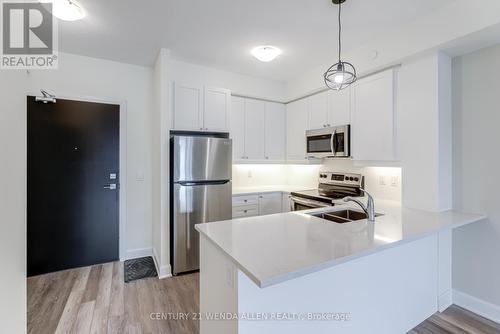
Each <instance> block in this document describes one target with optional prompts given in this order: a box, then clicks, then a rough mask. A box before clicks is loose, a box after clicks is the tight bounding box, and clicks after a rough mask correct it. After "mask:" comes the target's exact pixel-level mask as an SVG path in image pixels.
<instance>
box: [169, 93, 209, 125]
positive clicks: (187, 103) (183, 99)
mask: <svg viewBox="0 0 500 334" xmlns="http://www.w3.org/2000/svg"><path fill="white" fill-rule="evenodd" d="M202 95H203V88H202V86H197V85H189V84H182V83H175V84H174V122H173V124H174V129H175V130H195V131H199V130H202V129H203V115H202V113H203V108H202V101H203V99H202Z"/></svg>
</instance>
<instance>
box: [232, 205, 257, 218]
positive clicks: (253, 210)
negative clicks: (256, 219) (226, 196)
mask: <svg viewBox="0 0 500 334" xmlns="http://www.w3.org/2000/svg"><path fill="white" fill-rule="evenodd" d="M258 215H259V206H258V205H242V206H235V207H233V218H243V217H253V216H258Z"/></svg>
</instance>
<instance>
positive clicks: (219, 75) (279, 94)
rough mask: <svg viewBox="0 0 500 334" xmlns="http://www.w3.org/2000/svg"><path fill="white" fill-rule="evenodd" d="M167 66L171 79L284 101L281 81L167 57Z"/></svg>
mask: <svg viewBox="0 0 500 334" xmlns="http://www.w3.org/2000/svg"><path fill="white" fill-rule="evenodd" d="M167 66H168V72H169V74H168V76H169V79H170V80H173V81H177V80H178V81H180V82H185V83H190V82H194V83H201V84H206V85H210V86H214V87H221V88H227V89H230V90H231V93H232V94H238V95H244V96H248V97H255V98H261V99H269V100H272V101H278V102H285V84H284V83H283V82H279V81H272V80H268V79H262V78H257V77H253V76H249V75H244V74H239V73H233V72H228V71H223V70H218V69H215V68H211V67H206V66H201V65H195V64H190V63H186V62H182V61H178V60H173V59H169V61H168V65H167Z"/></svg>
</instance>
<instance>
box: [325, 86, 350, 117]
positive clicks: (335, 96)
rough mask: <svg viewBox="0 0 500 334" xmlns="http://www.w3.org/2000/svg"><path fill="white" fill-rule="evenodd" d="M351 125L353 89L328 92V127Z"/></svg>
mask: <svg viewBox="0 0 500 334" xmlns="http://www.w3.org/2000/svg"><path fill="white" fill-rule="evenodd" d="M346 124H351V88H346V89H344V90H340V91H336V90H331V91H329V92H328V126H341V125H346Z"/></svg>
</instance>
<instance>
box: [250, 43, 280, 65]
mask: <svg viewBox="0 0 500 334" xmlns="http://www.w3.org/2000/svg"><path fill="white" fill-rule="evenodd" d="M280 54H281V50H280V49H278V48H277V47H275V46H270V45H266V46H258V47H256V48H254V49H252V55H253V56H254V57H255V58H257V59H258V60H260V61H262V62H265V63H267V62H270V61H273V60H274V59H276V57H278V56H279V55H280Z"/></svg>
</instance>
